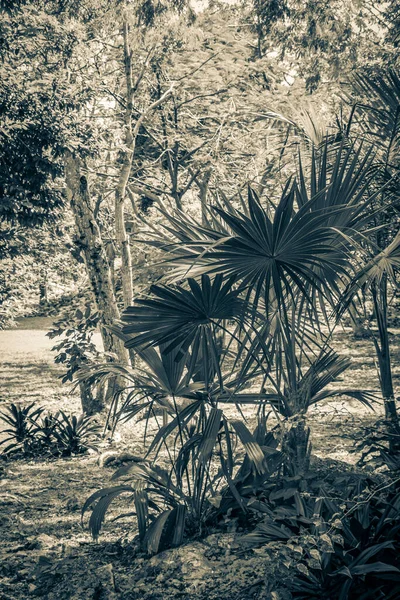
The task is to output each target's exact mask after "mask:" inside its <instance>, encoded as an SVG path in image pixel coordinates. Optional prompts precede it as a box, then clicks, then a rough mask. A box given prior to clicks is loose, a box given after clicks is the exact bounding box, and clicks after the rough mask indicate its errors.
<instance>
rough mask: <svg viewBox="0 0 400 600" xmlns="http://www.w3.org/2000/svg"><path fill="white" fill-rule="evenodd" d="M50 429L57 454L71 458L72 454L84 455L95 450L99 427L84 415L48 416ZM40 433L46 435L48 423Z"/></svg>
mask: <svg viewBox="0 0 400 600" xmlns="http://www.w3.org/2000/svg"><path fill="white" fill-rule="evenodd" d="M44 426H47V427H46V430H45V432H44V431H43V429H44ZM50 427H51V428H52V434H53V436H54V439H55V447H56V452H57V454H59V455H61V456H71V455H72V454H84V453H85V452H87V450H89V449H92V450H96V449H97V446H96V443H95V439H96V437H98V435H99V431H100V427H99V426H98V424H97V423H96V422H95V421H94V420H93V419H92V417H88V416H85V415H79V416H78V417H77V416H76V415H72V416H69V415H66V414H65V413H64V412H63V411H60V413H58V414H56V415H55V416H54V417H51V416H50ZM40 429H41V432H42V434H43V433H46V435H48V430H49V423H48V422H47V423H43V425H42V426H41V428H40Z"/></svg>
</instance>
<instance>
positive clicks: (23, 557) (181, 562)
mask: <svg viewBox="0 0 400 600" xmlns="http://www.w3.org/2000/svg"><path fill="white" fill-rule="evenodd" d="M48 325H49V323H47V322H46V321H45V320H42V321H40V320H39V321H35V322H30V323H29V322H26V321H25V322H21V323H20V324H19V328H18V329H14V330H9V331H1V332H0V365H1V369H0V390H1V391H0V410H1V408H2V406H5V405H6V404H7V403H10V402H15V403H22V404H27V403H30V402H37V403H38V404H39V405H40V406H43V407H45V408H46V409H48V410H50V411H53V412H55V411H56V410H60V409H62V410H64V411H66V412H74V413H77V412H79V398H78V397H77V395H76V393H73V392H71V391H70V390H69V389H68V387H67V386H63V385H62V384H61V382H60V374H61V373H62V367H60V366H58V365H55V364H54V362H53V359H54V356H53V353H52V352H51V347H52V346H53V341H52V340H49V339H48V338H47V337H46V336H45V333H46V328H47V327H48ZM28 327H33V328H32V329H28ZM335 339H336V349H337V350H338V351H339V352H340V353H341V354H345V355H349V356H350V357H351V358H352V365H351V367H350V368H349V369H348V371H347V372H345V373H344V375H343V377H342V381H340V382H338V383H336V386H337V387H339V386H340V387H342V388H343V387H352V388H360V389H364V390H365V389H369V390H377V389H378V381H377V375H376V370H375V366H374V350H373V345H372V342H371V341H370V340H360V341H354V340H352V339H351V336H350V334H349V331H347V330H346V331H342V332H339V333H338V334H337V335H336V338H335ZM391 343H392V348H393V358H394V364H395V371H394V378H395V382H398V379H399V377H400V332H398V331H392V332H391ZM380 416H381V406H379V405H377V407H376V412H375V413H372V412H371V411H369V410H368V409H367V408H365V407H364V406H362V405H360V404H359V403H358V402H357V401H353V400H352V401H349V400H346V399H345V398H344V397H338V399H337V400H335V401H334V402H327V403H326V404H324V405H322V406H320V407H319V408H314V409H313V410H311V412H310V418H309V421H310V425H311V428H312V432H313V440H312V441H313V452H314V461H316V462H317V463H320V462H321V460H322V461H327V462H328V463H329V465H330V466H331V467H332V465H334V468H336V469H337V470H339V471H340V470H341V469H343V470H346V469H348V468H349V466H348V465H349V464H350V465H352V464H353V465H354V464H355V462H356V461H357V458H358V457H357V455H356V454H354V453H352V452H351V449H352V445H353V441H352V439H353V434H354V431H357V430H359V429H360V428H361V427H362V426H366V425H369V424H372V423H373V422H374V421H375V420H376V419H377V418H378V417H380ZM142 431H143V427H142V426H140V424H139V425H130V426H126V427H124V429H123V431H122V432H121V437H120V439H119V441H118V442H113V443H112V445H111V449H115V450H116V451H129V452H130V453H133V454H135V455H142V454H143V444H142V439H141V432H142ZM106 447H107V449H108V446H107V444H106V443H104V447H103V450H104V449H106ZM113 471H114V469H113V468H112V467H110V466H106V467H101V466H99V464H98V456H97V454H96V453H89V454H88V455H85V456H83V457H75V458H69V459H51V460H39V459H35V460H26V459H23V460H22V459H20V460H8V461H2V462H0V529H1V535H0V542H1V543H0V600H23V599H25V598H31V597H33V598H34V597H42V598H45V599H48V600H64V599H65V600H86V599H87V600H105V599H108V600H139V599H141V600H142V599H143V600H146V599H147V600H152V599H154V600H157V599H159V600H164V599H165V600H168V599H169V598H183V599H188V600H189V599H191V598H193V599H200V598H207V599H208V600H221V599H223V598H230V599H231V600H235V599H236V600H240V599H242V600H245V599H247V598H249V599H250V598H259V599H261V598H266V597H267V596H265V595H263V593H264V592H263V588H262V581H263V576H264V575H263V568H264V567H263V565H264V564H265V560H264V557H263V556H262V553H261V554H260V553H258V554H255V553H253V552H252V551H249V552H248V553H246V552H243V551H240V552H239V551H235V548H237V547H238V546H237V544H236V541H235V539H236V537H235V536H237V535H238V533H240V532H236V533H232V532H229V531H225V532H224V533H220V532H218V531H216V530H214V531H209V532H208V534H209V535H208V536H207V537H205V538H204V539H202V540H197V541H194V542H190V543H188V544H187V545H186V546H184V547H182V548H180V549H179V548H178V549H175V550H170V551H166V552H164V553H162V554H161V555H159V556H156V557H153V558H151V559H147V558H146V557H144V556H143V555H141V554H140V553H138V551H137V549H135V546H134V545H133V544H131V541H132V539H133V538H134V536H135V535H136V531H135V529H134V526H133V525H132V518H125V519H121V520H118V521H116V522H114V523H112V522H111V520H110V519H109V518H107V519H106V523H105V525H104V529H103V531H102V533H101V534H100V539H99V542H97V543H96V542H93V541H92V539H91V537H90V534H89V532H88V530H87V528H85V527H82V525H81V521H80V511H81V508H82V505H83V503H84V501H85V500H86V498H87V497H88V496H89V495H90V494H92V493H93V492H94V491H96V490H97V489H99V488H101V487H106V486H107V485H108V482H109V479H110V477H111V475H112V473H113ZM122 507H123V502H122V501H121V502H116V504H115V508H114V510H113V511H112V515H113V516H116V515H117V514H118V509H119V508H122ZM124 508H125V510H126V506H125V507H124ZM260 582H261V585H260Z"/></svg>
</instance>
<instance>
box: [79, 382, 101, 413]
mask: <svg viewBox="0 0 400 600" xmlns="http://www.w3.org/2000/svg"><path fill="white" fill-rule="evenodd" d="M79 391H80V394H81V404H82V412H83V413H84V414H85V415H88V416H92V415H96V414H97V413H99V412H101V411H102V410H103V409H104V394H96V396H95V395H94V394H93V391H92V389H91V388H90V386H88V385H86V384H85V383H83V382H80V383H79Z"/></svg>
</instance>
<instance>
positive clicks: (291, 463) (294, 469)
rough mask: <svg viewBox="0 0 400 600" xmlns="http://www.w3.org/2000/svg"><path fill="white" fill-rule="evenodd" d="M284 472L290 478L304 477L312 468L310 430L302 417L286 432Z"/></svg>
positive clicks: (283, 447) (283, 441)
mask: <svg viewBox="0 0 400 600" xmlns="http://www.w3.org/2000/svg"><path fill="white" fill-rule="evenodd" d="M282 453H283V455H284V472H285V475H287V476H289V477H295V476H298V475H300V476H303V475H304V474H305V473H307V471H308V470H309V468H310V455H311V443H310V428H309V427H307V425H306V422H305V418H304V417H302V416H300V417H299V418H298V420H297V421H296V423H293V424H292V425H291V426H290V429H288V431H286V432H285V434H284V436H283V440H282Z"/></svg>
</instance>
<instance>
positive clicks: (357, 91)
mask: <svg viewBox="0 0 400 600" xmlns="http://www.w3.org/2000/svg"><path fill="white" fill-rule="evenodd" d="M351 84H352V85H351V88H350V93H348V94H347V101H348V103H352V109H351V115H350V118H349V122H348V125H347V132H346V133H347V135H348V136H350V135H352V134H353V130H354V131H355V135H358V136H359V135H362V136H363V137H364V138H366V139H367V140H368V141H371V142H373V143H374V146H375V148H376V149H377V150H376V158H375V160H374V165H373V166H374V169H375V172H376V177H375V180H376V181H378V183H381V192H380V193H379V194H378V195H377V196H375V199H374V203H375V204H377V205H378V206H379V205H380V206H385V205H386V204H388V207H387V209H386V211H378V212H377V214H376V216H375V225H376V226H377V230H376V232H375V234H374V235H373V236H372V237H369V238H368V240H366V241H367V242H368V244H367V248H368V254H367V259H366V261H365V264H364V265H362V266H361V268H360V269H359V270H358V272H356V276H355V278H354V280H353V281H352V282H351V284H350V285H349V286H348V288H347V289H346V293H345V296H344V303H345V306H348V305H349V301H350V300H352V298H353V297H354V296H355V295H356V294H357V293H358V292H359V291H360V290H362V292H363V294H364V293H365V290H366V289H367V290H368V291H369V292H370V294H371V296H372V301H373V306H374V313H375V317H376V321H377V325H378V335H373V336H372V339H373V342H374V346H375V351H376V355H377V358H378V369H379V379H380V385H381V390H382V396H383V400H384V405H385V414H386V418H387V419H388V420H391V421H392V422H393V424H394V425H393V426H395V427H396V426H398V418H399V417H398V414H397V409H396V402H395V394H394V385H393V376H392V367H391V358H390V343H389V335H388V304H389V297H390V289H391V287H392V286H393V287H394V289H396V287H397V282H396V279H395V275H396V272H397V271H398V268H399V244H400V237H399V235H400V234H399V231H398V228H399V220H398V211H397V209H396V207H397V205H398V200H399V191H398V180H399V176H400V79H399V76H398V74H397V73H396V72H395V71H394V70H387V71H385V72H383V71H379V70H378V71H377V70H375V71H374V70H370V71H368V72H367V73H362V74H356V75H354V77H353V78H352V81H351ZM382 184H383V186H382Z"/></svg>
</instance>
